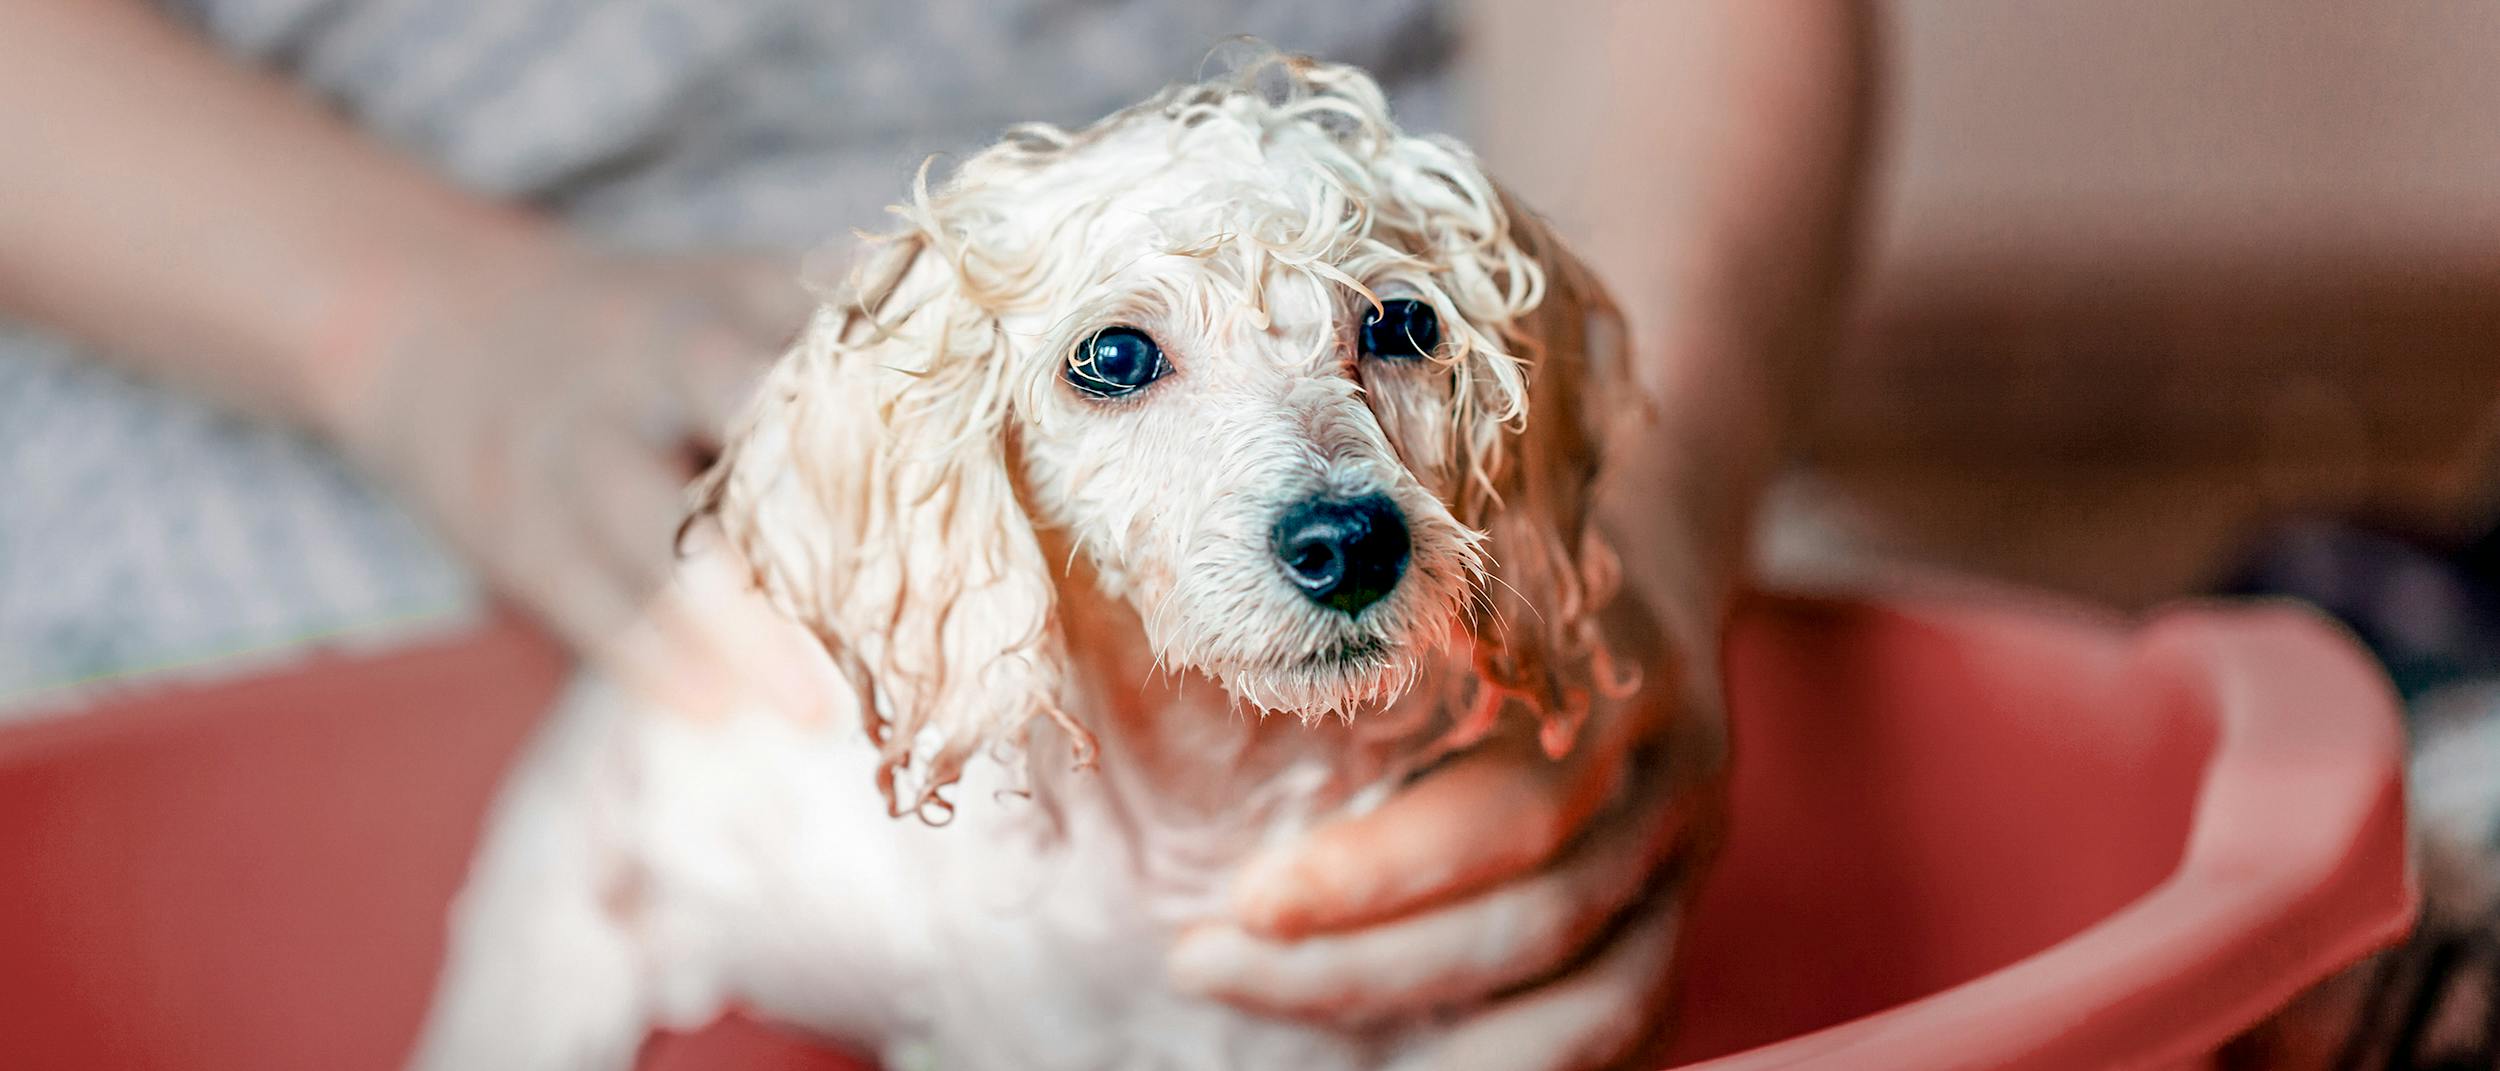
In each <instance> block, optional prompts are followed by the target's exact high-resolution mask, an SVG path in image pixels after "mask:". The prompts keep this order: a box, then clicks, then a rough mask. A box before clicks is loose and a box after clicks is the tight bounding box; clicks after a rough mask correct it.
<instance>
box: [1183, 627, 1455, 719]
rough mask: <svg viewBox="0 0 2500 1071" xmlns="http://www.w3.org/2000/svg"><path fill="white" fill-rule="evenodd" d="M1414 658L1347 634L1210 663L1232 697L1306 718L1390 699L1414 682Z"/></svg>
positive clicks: (1349, 713)
mask: <svg viewBox="0 0 2500 1071" xmlns="http://www.w3.org/2000/svg"><path fill="white" fill-rule="evenodd" d="M1416 663H1417V659H1416V657H1415V656H1414V654H1413V653H1412V652H1410V651H1405V650H1402V649H1401V648H1400V646H1399V645H1397V644H1394V643H1391V642H1389V641H1386V640H1379V639H1372V638H1362V637H1358V638H1349V639H1344V640H1337V641H1332V642H1331V643H1329V644H1328V645H1327V646H1324V647H1321V648H1319V649H1317V650H1305V651H1294V652H1288V653H1285V654H1282V655H1279V656H1278V657H1276V658H1274V659H1271V660H1267V661H1263V662H1261V663H1258V664H1254V665H1247V666H1231V667H1209V668H1208V675H1209V676H1211V677H1213V678H1215V680H1216V681H1217V682H1218V683H1220V684H1222V685H1223V686H1224V687H1225V689H1226V690H1227V691H1230V692H1231V693H1232V694H1233V696H1234V697H1235V698H1238V699H1240V700H1241V701H1242V702H1244V703H1248V704H1250V705H1251V706H1254V707H1258V708H1260V709H1262V710H1267V711H1271V712H1274V713H1279V714H1291V715H1294V716H1296V717H1300V718H1303V719H1305V720H1310V719H1316V718H1321V717H1325V716H1328V715H1332V714H1333V715H1337V716H1339V717H1348V718H1350V717H1353V716H1355V715H1357V714H1360V713H1363V712H1364V711H1367V710H1376V709H1379V708H1380V707H1383V706H1386V705H1388V704H1389V703H1392V702H1395V701H1396V700H1397V698H1398V697H1399V696H1401V695H1404V694H1405V693H1406V690H1407V689H1408V688H1409V687H1411V686H1412V685H1413V684H1414V682H1415V675H1416V672H1417V664H1416Z"/></svg>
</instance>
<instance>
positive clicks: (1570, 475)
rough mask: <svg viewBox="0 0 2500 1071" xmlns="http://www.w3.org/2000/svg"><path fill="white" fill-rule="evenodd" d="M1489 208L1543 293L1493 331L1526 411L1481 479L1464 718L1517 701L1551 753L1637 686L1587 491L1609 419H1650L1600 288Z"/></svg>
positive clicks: (1615, 315) (1525, 224)
mask: <svg viewBox="0 0 2500 1071" xmlns="http://www.w3.org/2000/svg"><path fill="white" fill-rule="evenodd" d="M1502 207H1503V209H1504V212H1505V214H1506V215H1507V217H1508V222H1509V231H1510V238H1511V241H1512V242H1514V243H1515V244H1516V245H1517V246H1518V247H1519V249H1520V251H1521V252H1522V253H1524V254H1525V255H1526V256H1527V257H1528V258H1529V259H1530V260H1532V261H1534V262H1535V264H1536V265H1537V267H1538V268H1539V269H1540V270H1541V272H1542V274H1543V277H1544V278H1543V282H1544V293H1543V297H1542V299H1541V300H1539V301H1538V302H1537V303H1536V306H1535V307H1534V308H1533V309H1531V310H1529V311H1528V312H1527V313H1525V314H1524V315H1522V316H1520V317H1519V318H1517V319H1516V320H1514V321H1513V322H1512V323H1511V324H1510V325H1509V326H1508V327H1507V328H1506V329H1505V330H1504V334H1505V336H1506V337H1505V338H1504V340H1503V341H1504V342H1505V344H1506V345H1507V347H1508V348H1509V349H1510V351H1511V352H1512V353H1513V354H1514V355H1516V356H1517V357H1519V358H1520V359H1521V360H1522V361H1523V362H1525V363H1526V364H1527V366H1528V405H1527V418H1526V424H1525V426H1524V428H1523V429H1522V430H1521V433H1520V434H1519V436H1518V437H1517V438H1516V439H1515V440H1513V441H1512V443H1511V450H1510V456H1508V457H1507V458H1504V459H1503V461H1502V464H1501V466H1500V469H1499V470H1498V475H1497V476H1496V477H1495V480H1494V492H1495V494H1496V495H1497V496H1498V498H1499V501H1500V505H1499V506H1498V508H1495V509H1493V510H1492V511H1491V513H1490V516H1488V517H1486V518H1485V520H1484V522H1483V525H1484V528H1485V530H1486V533H1487V535H1488V536H1489V541H1488V546H1487V550H1488V556H1489V557H1490V558H1491V559H1492V562H1493V572H1494V574H1495V576H1496V577H1497V578H1498V579H1499V580H1500V582H1499V583H1496V584H1492V585H1490V586H1489V587H1488V590H1487V592H1486V599H1487V601H1488V603H1489V604H1490V605H1489V607H1487V609H1488V610H1489V611H1490V615H1491V618H1492V620H1491V621H1488V622H1482V623H1480V625H1479V627H1478V628H1477V629H1476V633H1477V637H1478V639H1477V643H1476V654H1475V661H1476V676H1477V678H1478V681H1479V682H1480V683H1479V690H1478V692H1477V695H1476V697H1475V702H1474V703H1473V704H1472V705H1473V716H1472V717H1470V718H1468V719H1467V720H1468V721H1469V722H1472V723H1474V724H1476V725H1478V726H1480V727H1484V728H1489V727H1490V723H1491V722H1492V721H1493V719H1494V717H1495V716H1496V715H1497V714H1498V713H1499V709H1500V706H1501V704H1502V703H1503V701H1504V700H1506V699H1515V700H1519V701H1521V702H1523V703H1525V704H1526V705H1527V706H1528V707H1529V708H1530V709H1531V710H1533V711H1534V712H1535V713H1536V714H1537V716H1538V717H1539V719H1540V721H1541V723H1542V724H1541V737H1542V740H1543V743H1544V746H1545V749H1546V750H1547V751H1548V752H1549V753H1553V754H1556V755H1559V754H1561V753H1563V752H1564V751H1567V750H1568V749H1569V748H1570V747H1571V745H1572V741H1573V740H1574V738H1575V737H1576V735H1577V733H1578V731H1579V726H1580V724H1581V722H1582V721H1584V720H1585V719H1586V718H1587V716H1588V714H1589V710H1590V707H1591V706H1592V704H1594V703H1595V702H1597V701H1599V700H1601V699H1613V698H1622V697H1624V696H1627V695H1629V694H1630V693H1631V692H1632V691H1633V690H1634V689H1635V688H1636V687H1637V686H1638V684H1639V681H1638V680H1637V677H1636V675H1635V674H1633V673H1631V672H1630V671H1629V670H1628V669H1626V668H1624V667H1620V666H1618V665H1617V664H1616V662H1615V660H1614V658H1613V657H1612V654H1611V652H1610V651H1609V649H1608V647H1607V642H1606V641H1607V635H1606V630H1605V629H1604V628H1602V627H1601V620H1602V618H1601V612H1603V611H1606V610H1608V605H1609V603H1610V602H1613V601H1614V600H1615V597H1616V594H1617V589H1618V587H1620V572H1621V568H1620V563H1619V561H1618V560H1617V558H1616V557H1615V552H1614V548H1613V547H1611V546H1609V545H1608V544H1607V542H1606V539H1605V537H1604V536H1603V535H1602V534H1601V533H1600V531H1599V530H1598V527H1597V525H1596V524H1595V523H1594V522H1593V516H1592V515H1593V512H1594V510H1593V501H1592V491H1593V489H1594V485H1595V484H1596V481H1597V478H1598V475H1599V472H1600V470H1601V468H1602V466H1603V464H1604V450H1605V446H1606V444H1607V442H1608V440H1609V437H1610V436H1611V434H1612V433H1613V431H1614V429H1615V428H1616V426H1617V425H1618V424H1619V423H1620V422H1622V421H1625V420H1630V419H1647V418H1649V416H1650V415H1651V414H1650V407H1649V406H1648V404H1647V402H1646V400H1645V397H1646V396H1645V395H1644V394H1643V393H1642V390H1641V388H1640V386H1639V384H1638V383H1636V382H1635V381H1634V378H1633V376H1632V375H1631V374H1630V371H1631V370H1630V368H1629V367H1628V365H1627V363H1626V362H1627V360H1628V358H1627V355H1626V352H1625V350H1626V339H1625V334H1624V325H1623V318H1622V316H1621V314H1620V313H1619V312H1618V311H1617V310H1616V308H1615V305H1614V303H1613V301H1612V300H1611V299H1610V298H1609V297H1608V296H1607V294H1606V292H1605V290H1604V288H1603V287H1602V286H1600V285H1599V284H1598V282H1597V280H1596V277H1595V276H1594V275H1593V274H1592V273H1591V272H1590V271H1589V270H1588V268H1587V267H1586V266H1585V265H1583V264H1581V263H1580V262H1579V260H1578V259H1576V258H1575V257H1573V256H1572V255H1571V253H1570V251H1569V250H1567V249H1565V248H1564V247H1563V244H1562V242H1561V241H1560V240H1559V239H1558V238H1557V237H1556V236H1555V235H1554V234H1553V232H1552V231H1551V230H1549V229H1548V228H1547V227H1546V226H1545V224H1544V222H1543V221H1542V220H1539V219H1537V218H1536V217H1535V216H1534V215H1533V214H1532V213H1530V212H1529V211H1528V210H1527V209H1526V208H1524V207H1522V206H1521V205H1519V204H1518V203H1517V202H1515V201H1513V200H1512V199H1511V198H1509V197H1508V196H1504V197H1503V198H1502ZM1616 609H1617V610H1618V611H1621V610H1628V609H1634V608H1630V607H1616ZM1610 616H1615V615H1610Z"/></svg>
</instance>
